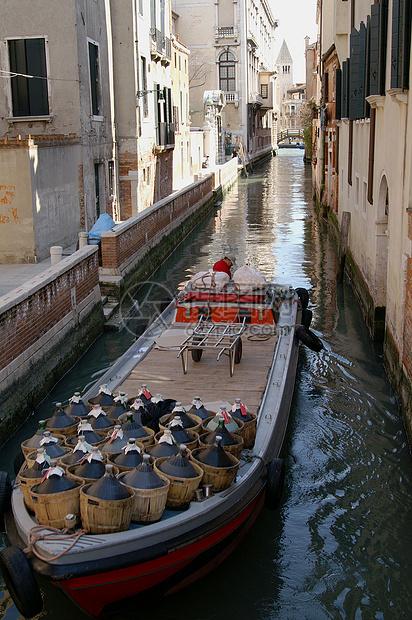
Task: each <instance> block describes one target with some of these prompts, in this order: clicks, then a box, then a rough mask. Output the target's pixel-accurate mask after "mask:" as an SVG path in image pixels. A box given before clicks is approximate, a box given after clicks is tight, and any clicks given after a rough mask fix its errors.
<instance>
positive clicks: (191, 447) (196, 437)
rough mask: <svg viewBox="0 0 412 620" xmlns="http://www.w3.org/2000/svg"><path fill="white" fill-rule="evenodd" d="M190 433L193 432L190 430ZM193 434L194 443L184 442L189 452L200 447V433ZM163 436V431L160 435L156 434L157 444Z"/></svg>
mask: <svg viewBox="0 0 412 620" xmlns="http://www.w3.org/2000/svg"><path fill="white" fill-rule="evenodd" d="M188 432H189V433H192V431H189V430H188ZM209 432H210V431H209ZM192 434H193V436H194V440H193V441H185V442H184V444H185V446H186V448H187V449H188V450H194V449H195V448H197V447H198V445H199V433H192ZM162 435H163V431H160V432H159V433H156V435H155V443H159V439H160V437H161V436H162ZM182 443H183V442H182Z"/></svg>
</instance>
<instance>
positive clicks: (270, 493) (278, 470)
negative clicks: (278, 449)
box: [265, 459, 285, 510]
mask: <svg viewBox="0 0 412 620" xmlns="http://www.w3.org/2000/svg"><path fill="white" fill-rule="evenodd" d="M284 482H285V461H284V460H283V459H273V461H272V462H271V463H269V465H268V466H267V480H266V490H265V506H266V508H268V509H269V510H276V508H277V507H278V505H279V501H280V498H281V496H282V491H283V486H284Z"/></svg>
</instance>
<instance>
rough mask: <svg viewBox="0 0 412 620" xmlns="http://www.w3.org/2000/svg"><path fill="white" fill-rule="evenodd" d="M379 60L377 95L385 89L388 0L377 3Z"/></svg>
mask: <svg viewBox="0 0 412 620" xmlns="http://www.w3.org/2000/svg"><path fill="white" fill-rule="evenodd" d="M378 6H379V42H378V43H379V44H378V49H379V60H378V92H377V94H378V95H384V94H385V91H386V84H385V82H386V52H387V47H388V0H381V1H380V3H379V5H378Z"/></svg>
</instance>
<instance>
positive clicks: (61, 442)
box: [20, 429, 66, 467]
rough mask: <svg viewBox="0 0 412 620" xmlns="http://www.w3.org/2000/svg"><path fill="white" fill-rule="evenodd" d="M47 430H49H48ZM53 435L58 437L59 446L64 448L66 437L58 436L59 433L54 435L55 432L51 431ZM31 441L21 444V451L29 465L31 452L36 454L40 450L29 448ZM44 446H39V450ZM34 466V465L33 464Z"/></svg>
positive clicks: (26, 440)
mask: <svg viewBox="0 0 412 620" xmlns="http://www.w3.org/2000/svg"><path fill="white" fill-rule="evenodd" d="M46 430H47V429H46ZM50 432H51V434H52V435H53V437H57V439H58V440H59V442H58V443H59V445H60V446H64V440H65V439H66V438H65V436H64V435H58V434H57V433H53V431H50ZM28 441H29V439H25V440H24V441H22V442H21V444H20V446H21V451H22V452H23V456H24V458H25V459H26V463H27V456H28V455H29V454H30V453H31V452H36V451H37V450H38V448H33V447H27V442H28ZM41 447H42V446H39V448H41ZM32 465H33V463H32ZM28 467H31V465H28Z"/></svg>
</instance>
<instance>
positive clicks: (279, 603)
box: [0, 152, 412, 620]
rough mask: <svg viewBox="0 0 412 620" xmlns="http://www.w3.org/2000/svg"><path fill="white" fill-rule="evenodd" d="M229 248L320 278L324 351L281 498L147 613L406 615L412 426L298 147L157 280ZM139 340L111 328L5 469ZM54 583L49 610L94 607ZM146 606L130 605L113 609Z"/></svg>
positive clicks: (62, 616) (316, 361)
mask: <svg viewBox="0 0 412 620" xmlns="http://www.w3.org/2000/svg"><path fill="white" fill-rule="evenodd" d="M298 155H299V154H298ZM229 250H230V251H231V252H233V253H235V254H236V255H237V257H238V265H240V264H243V263H244V262H249V264H251V265H253V266H255V267H257V268H259V269H260V270H261V271H262V272H263V273H264V274H265V276H266V277H267V278H268V279H270V280H277V281H281V282H292V283H293V284H294V286H305V287H306V288H308V289H310V295H311V306H310V307H311V309H312V310H313V311H314V319H313V327H314V329H315V330H317V332H318V333H319V334H320V335H321V336H322V338H323V340H324V342H325V350H324V351H322V352H321V353H320V354H315V353H312V352H311V351H309V350H308V349H305V348H304V347H301V353H300V359H299V366H298V376H297V383H296V389H295V394H294V400H293V406H292V411H291V419H290V425H289V431H288V435H287V438H286V443H285V448H284V456H285V459H286V464H287V472H288V475H287V481H286V488H285V493H284V496H283V500H282V504H281V508H280V510H279V511H278V512H276V513H270V512H267V511H264V512H262V514H261V516H260V517H259V519H258V521H257V524H256V526H255V528H254V529H253V530H252V531H251V532H250V533H249V535H248V536H247V538H246V539H245V541H244V543H243V544H242V545H241V546H240V547H239V548H238V549H237V550H236V551H235V553H234V554H233V555H232V556H231V557H230V558H229V559H228V560H227V561H226V562H225V563H224V564H223V565H222V566H220V567H218V568H216V570H215V571H214V572H213V573H212V574H210V575H208V576H207V578H205V580H204V581H203V582H202V583H200V584H197V585H195V586H193V587H192V588H191V589H190V590H187V591H184V592H182V593H181V594H179V595H176V596H174V597H172V598H171V599H170V600H168V601H156V602H155V603H154V605H152V606H151V607H150V611H149V612H148V613H150V615H151V616H153V617H154V618H156V619H165V620H166V619H170V618H175V617H177V616H180V615H182V613H183V614H190V616H191V617H194V618H196V619H199V620H200V619H205V620H206V619H211V618H213V619H223V618H227V617H238V618H245V617H247V618H248V619H250V620H254V619H256V620H258V619H259V620H262V619H264V620H266V619H268V620H269V619H270V620H275V619H276V620H277V619H279V620H285V619H286V620H295V619H296V620H301V619H302V618H304V619H310V620H312V619H313V620H315V619H316V620H318V619H319V618H333V619H335V618H347V619H352V618H363V619H368V618H385V619H387V618H409V617H411V616H412V595H411V593H410V588H409V584H410V582H411V581H412V571H411V562H410V557H411V552H412V548H411V547H412V545H411V537H410V533H409V529H410V527H409V523H410V520H411V509H410V506H411V499H412V485H411V461H410V453H409V449H408V446H407V442H406V435H405V432H404V428H403V424H402V420H401V417H400V415H399V413H398V410H397V408H396V405H395V401H394V398H393V392H392V390H391V387H390V385H389V383H388V381H387V379H386V376H385V373H384V371H383V367H382V352H381V349H380V348H379V347H377V346H373V345H372V344H371V342H370V339H369V335H368V332H367V330H366V328H365V326H364V323H363V320H362V317H361V315H360V312H359V310H358V306H357V303H356V300H355V298H354V295H353V292H352V290H351V288H350V286H349V285H348V284H346V283H345V284H343V285H339V286H336V283H335V273H336V258H335V253H334V249H333V246H332V244H331V242H330V241H329V239H328V237H327V234H326V230H325V229H324V227H323V226H322V224H321V223H320V222H319V221H318V220H317V218H316V216H315V213H314V209H313V206H312V189H311V182H310V169H308V168H307V167H305V165H304V164H303V162H302V158H301V156H296V155H295V154H287V153H285V152H281V154H280V155H279V157H277V158H274V159H273V160H271V161H270V162H268V163H267V164H265V165H264V166H262V167H261V168H259V169H257V170H256V171H255V174H254V175H253V176H251V177H249V178H248V179H241V180H240V181H239V183H238V184H237V185H236V186H235V187H234V188H233V189H232V191H231V192H230V194H229V195H228V196H227V197H226V198H225V200H224V202H223V205H222V207H221V209H219V210H217V211H216V213H215V214H214V215H213V216H211V217H209V218H207V219H206V220H204V221H203V222H202V223H201V225H200V227H199V228H198V229H197V231H196V232H195V233H194V234H192V235H190V236H189V237H188V239H187V240H186V241H185V243H183V244H181V245H180V246H179V248H178V249H177V250H176V252H175V253H174V254H173V256H172V257H171V258H170V259H169V260H168V261H166V262H165V263H164V265H163V266H162V267H161V269H160V270H159V271H158V272H157V274H156V277H155V279H156V280H157V281H158V282H161V283H165V282H167V283H168V286H170V287H171V289H173V290H177V289H178V288H179V286H181V285H182V283H183V282H185V281H187V279H188V277H189V276H190V275H192V274H193V273H195V272H196V271H199V270H203V269H208V268H210V267H211V266H212V265H213V263H214V262H215V261H216V260H217V259H218V258H220V257H221V255H222V254H223V253H224V252H227V251H229ZM130 340H131V336H130V334H127V333H123V332H122V333H120V334H106V335H104V336H103V337H102V338H100V339H99V341H97V342H96V343H95V345H94V346H93V348H92V349H90V351H89V352H88V354H87V355H86V356H85V357H84V358H83V359H82V360H81V361H80V362H79V364H78V365H77V366H76V367H75V369H74V370H73V371H72V372H71V373H69V375H67V376H66V377H65V379H64V381H62V382H61V383H60V384H59V385H58V386H56V388H55V390H53V392H52V393H51V394H50V396H49V398H48V399H46V401H45V402H44V403H43V404H42V405H41V407H40V408H39V410H38V411H36V412H35V415H34V416H33V417H32V418H31V419H30V421H29V422H28V424H27V425H26V428H24V429H22V431H21V432H19V433H18V434H17V435H16V436H15V437H14V438H13V440H12V441H10V442H9V444H8V446H7V447H6V449H3V450H2V452H1V454H0V468H2V469H4V468H9V469H10V468H11V462H12V457H13V456H14V454H15V452H16V450H17V447H18V445H19V442H20V441H21V440H22V439H24V438H26V437H27V436H28V435H29V434H30V433H31V432H32V431H33V432H34V430H35V426H36V422H35V418H36V417H37V418H38V417H40V413H41V415H42V417H46V416H47V415H50V414H51V412H52V401H53V400H54V401H55V400H61V399H64V398H67V397H68V396H69V395H71V393H72V392H73V391H74V390H75V389H82V388H83V387H84V385H86V384H87V383H88V382H89V381H90V380H91V376H92V375H93V373H96V372H98V371H99V370H100V368H102V367H104V366H107V365H108V364H109V363H110V362H111V361H112V360H113V359H114V358H115V357H117V355H119V354H120V353H121V352H122V351H123V350H124V349H125V348H126V347H127V346H128V345H129V343H130ZM33 429H34V430H33ZM45 591H46V598H45V611H44V613H43V614H42V617H47V618H52V619H57V618H58V619H59V620H69V618H70V619H71V618H73V616H74V615H76V617H78V618H82V617H84V616H82V614H80V613H79V612H78V611H77V610H75V609H74V608H73V607H72V606H71V605H70V604H69V603H67V602H66V601H65V599H64V597H63V595H61V594H60V593H59V592H58V591H56V590H54V589H53V588H51V587H50V586H49V585H46V586H45ZM2 603H3V605H2V607H1V608H0V615H1V616H2V617H6V618H8V619H9V618H13V619H14V618H17V617H18V613H17V612H16V610H15V608H14V606H9V605H10V600H9V598H5V599H3V602H2ZM139 612H140V613H143V611H142V610H140V609H139ZM135 616H136V609H133V610H132V611H130V612H126V613H122V614H119V615H118V616H115V617H118V618H120V617H122V618H126V619H128V618H130V619H132V618H134V617H135Z"/></svg>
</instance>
